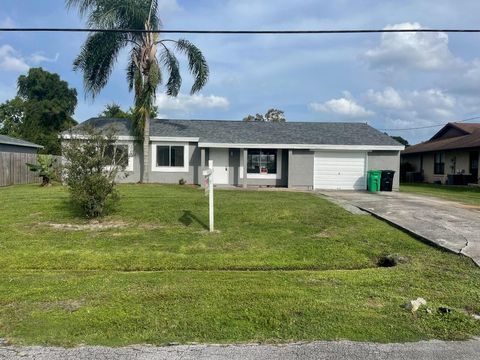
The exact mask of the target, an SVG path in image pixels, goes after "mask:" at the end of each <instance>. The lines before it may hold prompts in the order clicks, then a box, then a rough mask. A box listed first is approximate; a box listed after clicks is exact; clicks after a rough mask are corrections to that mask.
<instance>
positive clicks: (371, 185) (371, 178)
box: [367, 170, 382, 192]
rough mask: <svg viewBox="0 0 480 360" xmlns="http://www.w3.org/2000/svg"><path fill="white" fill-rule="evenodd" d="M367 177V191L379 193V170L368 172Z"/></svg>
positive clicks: (380, 173) (380, 174)
mask: <svg viewBox="0 0 480 360" xmlns="http://www.w3.org/2000/svg"><path fill="white" fill-rule="evenodd" d="M367 174H368V176H367V189H368V191H370V192H376V191H380V181H381V178H382V171H381V170H369V171H368V173H367Z"/></svg>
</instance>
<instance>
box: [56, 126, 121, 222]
mask: <svg viewBox="0 0 480 360" xmlns="http://www.w3.org/2000/svg"><path fill="white" fill-rule="evenodd" d="M83 132H84V133H85V135H87V136H86V137H85V138H83V137H82V138H80V137H78V136H75V134H71V136H70V139H69V140H64V142H63V144H62V153H63V156H64V158H65V165H64V176H65V179H66V182H67V185H68V189H69V192H70V198H71V200H72V202H73V203H74V204H76V205H77V206H78V207H79V208H80V210H82V212H83V214H84V215H85V216H86V217H87V218H95V217H99V216H102V215H104V214H105V212H106V210H107V209H108V208H109V206H111V205H113V204H114V203H115V202H116V201H117V200H118V192H117V190H116V180H117V178H118V177H120V176H122V175H125V168H126V166H127V164H128V156H129V154H128V151H126V152H125V151H120V149H119V148H118V147H117V146H116V145H115V141H116V140H117V136H116V133H115V131H114V130H108V131H103V132H100V131H98V130H95V129H94V128H93V127H85V128H84V129H83Z"/></svg>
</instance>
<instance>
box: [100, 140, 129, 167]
mask: <svg viewBox="0 0 480 360" xmlns="http://www.w3.org/2000/svg"><path fill="white" fill-rule="evenodd" d="M105 157H106V158H107V159H108V161H109V164H110V165H120V166H123V167H125V168H126V167H128V160H129V159H128V145H113V144H112V145H107V147H106V148H105Z"/></svg>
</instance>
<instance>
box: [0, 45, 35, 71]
mask: <svg viewBox="0 0 480 360" xmlns="http://www.w3.org/2000/svg"><path fill="white" fill-rule="evenodd" d="M29 68H30V67H29V66H28V64H27V63H26V62H25V59H23V57H22V56H21V55H20V54H19V53H18V52H17V51H16V50H15V49H14V48H13V47H12V46H10V45H2V46H0V70H5V71H13V72H26V71H28V69H29Z"/></svg>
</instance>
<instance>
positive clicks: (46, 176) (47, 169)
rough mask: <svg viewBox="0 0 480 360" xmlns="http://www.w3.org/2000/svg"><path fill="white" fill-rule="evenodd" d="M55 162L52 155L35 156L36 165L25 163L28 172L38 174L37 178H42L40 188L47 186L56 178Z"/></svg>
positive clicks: (56, 167)
mask: <svg viewBox="0 0 480 360" xmlns="http://www.w3.org/2000/svg"><path fill="white" fill-rule="evenodd" d="M56 162H57V160H56V159H54V158H53V156H52V155H42V154H39V155H38V156H37V164H30V163H26V165H27V166H28V168H29V170H30V171H33V172H38V176H40V177H41V178H42V185H41V186H49V185H50V184H51V183H52V180H53V179H55V178H57V176H58V166H57V164H56Z"/></svg>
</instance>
